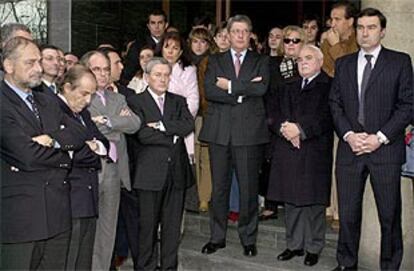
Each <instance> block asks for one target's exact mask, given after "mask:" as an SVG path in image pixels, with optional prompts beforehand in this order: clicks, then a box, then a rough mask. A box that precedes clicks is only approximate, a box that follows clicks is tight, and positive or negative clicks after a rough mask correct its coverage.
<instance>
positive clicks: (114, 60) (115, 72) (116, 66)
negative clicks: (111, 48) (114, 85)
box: [108, 52, 124, 82]
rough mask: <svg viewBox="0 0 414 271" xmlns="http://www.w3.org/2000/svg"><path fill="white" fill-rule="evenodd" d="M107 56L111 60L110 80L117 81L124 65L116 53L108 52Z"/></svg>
mask: <svg viewBox="0 0 414 271" xmlns="http://www.w3.org/2000/svg"><path fill="white" fill-rule="evenodd" d="M108 56H109V60H110V61H111V81H112V82H117V81H119V78H121V73H122V70H123V69H124V65H123V64H122V60H121V58H120V57H119V55H118V54H117V53H114V52H110V53H109V54H108Z"/></svg>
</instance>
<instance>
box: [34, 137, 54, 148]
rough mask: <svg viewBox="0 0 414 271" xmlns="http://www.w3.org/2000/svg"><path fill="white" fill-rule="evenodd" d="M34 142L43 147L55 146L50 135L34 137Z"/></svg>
mask: <svg viewBox="0 0 414 271" xmlns="http://www.w3.org/2000/svg"><path fill="white" fill-rule="evenodd" d="M32 140H33V141H34V142H36V143H38V144H40V145H42V146H43V147H49V148H52V147H53V144H54V140H53V138H51V137H50V136H48V135H39V136H35V137H32Z"/></svg>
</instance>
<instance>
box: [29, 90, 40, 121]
mask: <svg viewBox="0 0 414 271" xmlns="http://www.w3.org/2000/svg"><path fill="white" fill-rule="evenodd" d="M26 100H27V101H28V102H29V103H30V104H31V105H32V112H33V114H34V115H35V117H36V119H37V120H38V121H39V122H40V113H39V108H38V107H37V104H36V102H35V100H34V98H33V95H32V94H29V95H28V96H27V97H26Z"/></svg>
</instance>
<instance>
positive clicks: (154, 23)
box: [147, 15, 168, 39]
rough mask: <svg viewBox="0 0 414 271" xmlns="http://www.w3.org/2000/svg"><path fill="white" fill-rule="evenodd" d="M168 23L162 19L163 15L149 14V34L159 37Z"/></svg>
mask: <svg viewBox="0 0 414 271" xmlns="http://www.w3.org/2000/svg"><path fill="white" fill-rule="evenodd" d="M167 26H168V24H167V22H166V21H165V20H164V16H162V15H150V16H149V20H148V23H147V27H148V30H149V31H150V32H151V36H153V37H156V38H157V39H158V38H160V37H161V36H162V35H163V34H164V31H165V29H166V28H167Z"/></svg>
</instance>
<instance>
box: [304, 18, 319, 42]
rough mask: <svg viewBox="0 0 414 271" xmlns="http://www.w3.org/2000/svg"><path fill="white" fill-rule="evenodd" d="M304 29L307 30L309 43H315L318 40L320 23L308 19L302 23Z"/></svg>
mask: <svg viewBox="0 0 414 271" xmlns="http://www.w3.org/2000/svg"><path fill="white" fill-rule="evenodd" d="M302 28H303V30H305V33H306V37H307V40H308V42H309V43H313V42H315V40H316V35H317V34H318V31H319V28H318V23H317V22H316V21H315V20H312V21H306V22H304V23H303V25H302Z"/></svg>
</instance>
